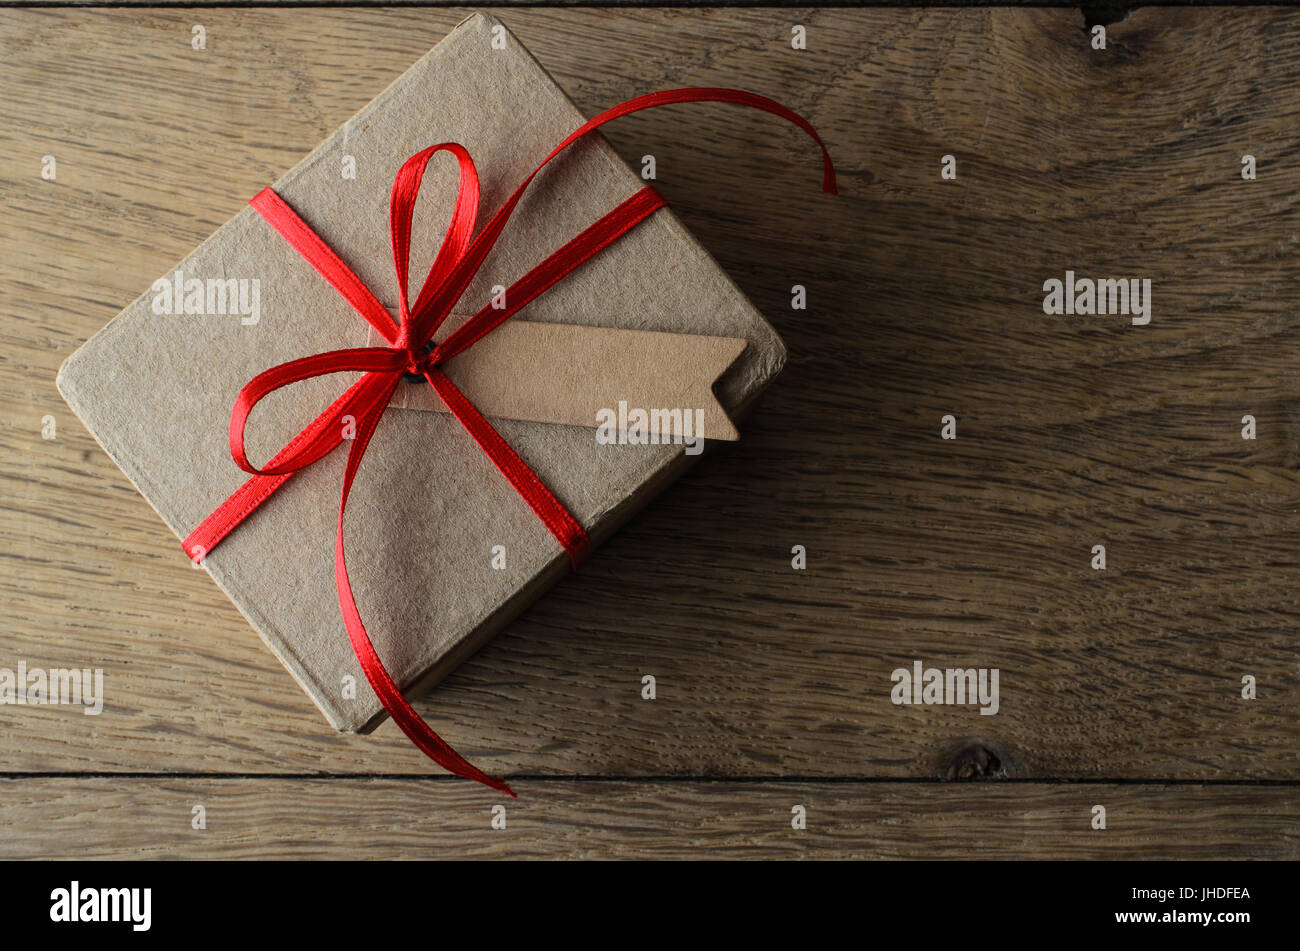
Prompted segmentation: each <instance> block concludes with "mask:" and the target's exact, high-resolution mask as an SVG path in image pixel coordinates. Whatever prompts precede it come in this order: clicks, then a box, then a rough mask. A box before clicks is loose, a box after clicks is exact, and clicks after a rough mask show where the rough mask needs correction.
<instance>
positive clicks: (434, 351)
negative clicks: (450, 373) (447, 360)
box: [402, 340, 443, 383]
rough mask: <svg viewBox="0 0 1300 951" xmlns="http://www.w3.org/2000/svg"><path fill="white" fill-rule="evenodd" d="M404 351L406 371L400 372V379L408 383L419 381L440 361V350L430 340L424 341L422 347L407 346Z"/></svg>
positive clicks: (441, 358)
mask: <svg viewBox="0 0 1300 951" xmlns="http://www.w3.org/2000/svg"><path fill="white" fill-rule="evenodd" d="M405 353H406V372H405V373H403V374H402V379H404V380H406V381H407V382H410V383H419V382H421V381H422V380H423V379H424V377H425V374H427V373H428V372H429V371H430V370H432V369H433V368H434V367H436V366H437V365H438V364H439V363H441V362H442V360H443V356H442V351H441V350H440V349H439V348H438V346H437V344H435V343H434V342H433V341H432V340H429V341H427V342H426V343H425V345H424V346H423V347H407V348H406V350H405Z"/></svg>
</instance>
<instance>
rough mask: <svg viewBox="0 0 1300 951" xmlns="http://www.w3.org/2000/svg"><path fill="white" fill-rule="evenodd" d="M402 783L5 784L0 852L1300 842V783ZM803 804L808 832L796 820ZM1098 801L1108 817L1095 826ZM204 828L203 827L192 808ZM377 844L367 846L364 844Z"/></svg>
mask: <svg viewBox="0 0 1300 951" xmlns="http://www.w3.org/2000/svg"><path fill="white" fill-rule="evenodd" d="M515 788H516V791H517V792H518V793H519V799H518V800H512V801H510V802H509V803H507V804H506V806H505V810H506V812H505V828H504V829H499V828H493V827H492V824H491V823H492V818H493V815H492V807H493V806H495V805H497V803H494V802H490V801H489V800H487V799H485V797H484V796H483V795H482V793H481V791H480V790H476V789H474V788H473V787H472V786H470V785H469V784H467V783H464V782H459V781H450V782H440V781H437V780H410V781H402V780H395V779H328V780H327V779H273V778H269V777H262V778H255V779H250V778H232V779H188V778H174V779H159V780H134V781H132V782H130V783H126V782H123V781H122V780H121V779H113V778H95V779H90V778H76V779H67V778H58V779H26V780H12V779H6V780H0V822H4V824H5V828H6V829H9V830H12V831H11V832H10V833H8V834H6V836H5V838H4V841H3V844H0V856H4V857H7V858H29V859H30V858H48V857H49V856H51V855H59V854H65V853H67V852H74V851H75V853H76V854H77V855H78V857H84V858H111V859H167V858H219V859H253V858H256V859H334V858H358V857H365V858H369V859H376V860H383V859H449V858H512V859H542V858H546V859H553V858H569V859H606V858H645V859H689V858H699V857H701V856H709V857H712V858H718V859H745V858H755V857H759V856H761V857H764V858H781V859H819V858H820V859H828V858H834V859H849V858H889V859H914V858H928V859H1022V858H1027V857H1034V856H1053V857H1056V858H1070V859H1136V858H1143V859H1149V858H1159V859H1194V858H1207V857H1212V858H1217V859H1244V858H1287V857H1294V856H1295V855H1296V853H1297V851H1300V822H1298V821H1297V819H1296V816H1297V814H1300V797H1298V796H1297V791H1296V789H1295V788H1294V787H1290V786H1285V787H1259V786H1256V787H1223V786H1209V787H1207V786H1143V787H1135V786H1111V785H1106V784H1096V785H1093V784H1088V785H1076V786H1062V785H1043V784H1038V783H1026V784H1015V785H1000V786H998V785H969V784H950V785H924V786H918V785H916V784H912V783H904V784H898V783H812V784H809V783H733V782H704V783H698V782H663V781H649V782H627V781H613V782H600V781H577V782H573V781H562V780H550V781H546V780H525V781H522V782H519V783H516V784H515ZM796 805H802V806H803V807H804V809H805V813H806V818H807V828H806V829H803V830H794V829H792V828H791V816H792V813H791V810H792V808H793V807H794V806H796ZM1094 805H1104V806H1105V807H1106V822H1107V825H1106V828H1105V829H1104V830H1094V829H1092V827H1091V819H1092V810H1093V806H1094ZM195 806H202V807H203V821H204V822H205V823H206V828H204V829H201V830H200V829H194V828H193V820H194V815H195V812H194V807H195ZM362 847H364V849H365V851H364V853H363V852H361V848H362Z"/></svg>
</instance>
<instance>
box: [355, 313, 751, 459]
mask: <svg viewBox="0 0 1300 951" xmlns="http://www.w3.org/2000/svg"><path fill="white" fill-rule="evenodd" d="M467 319H468V318H467V317H464V316H456V315H452V316H449V317H448V318H447V321H446V323H445V324H444V325H443V326H442V327H440V328H438V334H437V335H436V338H435V339H437V340H438V341H442V340H445V339H446V338H447V336H448V335H449V334H450V333H451V332H452V331H454V330H455V329H456V328H457V327H458V326H459V325H460V324H461V323H463V322H464V321H465V320H467ZM368 329H369V334H368V342H367V343H366V346H371V347H385V346H388V343H387V342H386V341H385V340H384V339H383V338H382V337H381V336H380V335H379V333H378V331H376V330H374V329H373V328H368ZM744 349H745V341H744V340H741V339H739V338H736V337H708V336H702V335H699V334H677V333H661V332H659V331H653V330H615V329H611V328H608V327H591V326H584V325H578V324H551V323H540V322H537V321H526V320H508V321H506V322H505V323H504V324H502V325H501V326H500V327H497V328H496V329H495V330H493V331H492V332H491V333H489V334H488V335H487V336H485V337H483V338H482V339H481V340H479V341H477V342H476V343H475V344H474V345H473V346H472V347H470V348H469V349H468V350H466V351H464V352H463V353H460V354H458V355H457V356H455V357H452V358H451V359H450V360H448V361H447V362H446V363H444V364H442V365H441V367H442V369H443V370H444V371H445V372H446V374H447V376H449V377H450V378H451V380H452V382H453V383H455V384H456V386H457V387H459V388H460V390H461V392H463V393H464V394H465V396H467V397H468V398H469V400H470V402H472V403H473V404H474V405H475V406H477V407H478V408H479V411H480V412H481V413H483V415H484V416H488V417H496V418H498V419H518V420H526V421H529V422H535V423H559V424H562V425H566V426H587V427H590V428H593V429H594V428H597V427H600V426H609V425H611V421H612V426H613V428H615V429H619V430H626V429H627V428H628V426H629V420H630V421H631V425H632V426H634V427H636V428H639V429H641V430H642V431H644V432H645V433H647V434H649V435H651V436H657V437H659V438H657V439H654V440H653V441H655V442H666V441H668V440H669V439H672V438H673V437H674V436H680V435H682V431H683V420H685V419H686V418H687V414H688V413H689V414H691V415H690V418H689V421H687V422H686V423H685V429H686V432H685V435H687V436H695V437H697V438H701V437H702V438H705V439H723V440H729V441H730V440H735V439H737V438H739V434H738V433H737V432H736V427H735V426H734V425H732V422H731V420H730V419H729V418H728V417H727V414H726V412H725V411H724V410H723V408H722V407H721V406H720V405H719V404H718V401H717V399H716V398H715V397H714V395H713V383H714V381H716V380H717V379H718V377H720V376H721V375H722V374H723V372H724V371H725V370H726V369H727V367H729V366H731V364H732V363H733V362H734V361H735V359H736V358H737V357H738V356H740V354H741V353H742V352H743V351H744ZM390 405H392V406H396V407H398V408H399V409H414V410H429V411H434V412H442V413H445V412H447V407H446V406H444V405H443V402H442V400H440V399H439V398H438V394H437V393H435V392H434V391H433V388H432V387H431V386H429V385H428V384H427V383H425V382H420V383H403V384H402V385H401V386H399V387H398V390H397V393H396V394H394V396H393V400H392V403H391V404H390ZM701 413H702V417H701V415H700V414H701ZM639 414H644V415H639ZM701 418H702V420H703V428H702V429H700V428H698V424H697V423H696V421H697V420H699V419H701Z"/></svg>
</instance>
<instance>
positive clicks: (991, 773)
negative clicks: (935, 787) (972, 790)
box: [944, 743, 1007, 782]
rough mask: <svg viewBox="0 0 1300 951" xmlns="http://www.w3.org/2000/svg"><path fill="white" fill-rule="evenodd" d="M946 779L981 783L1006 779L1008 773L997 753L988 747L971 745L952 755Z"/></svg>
mask: <svg viewBox="0 0 1300 951" xmlns="http://www.w3.org/2000/svg"><path fill="white" fill-rule="evenodd" d="M944 778H945V779H950V780H956V781H958V782H980V781H987V780H993V779H1006V778H1007V771H1006V769H1005V768H1004V767H1003V765H1002V759H1001V757H999V756H998V754H997V753H994V752H993V751H992V750H991V749H989V748H988V747H987V746H983V745H981V744H979V743H971V744H969V745H967V746H963V747H960V748H959V749H957V750H956V751H954V752H953V753H952V754H951V756H950V757H949V759H948V768H947V769H946V771H945V773H944Z"/></svg>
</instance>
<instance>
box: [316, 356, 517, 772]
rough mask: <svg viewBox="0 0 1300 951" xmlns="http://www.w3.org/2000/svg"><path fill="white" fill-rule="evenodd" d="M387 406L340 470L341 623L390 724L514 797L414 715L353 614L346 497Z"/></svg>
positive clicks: (370, 415) (454, 768)
mask: <svg viewBox="0 0 1300 951" xmlns="http://www.w3.org/2000/svg"><path fill="white" fill-rule="evenodd" d="M397 382H398V381H397V380H394V381H393V382H392V384H391V386H390V387H389V389H388V391H387V396H388V397H390V398H391V396H392V392H393V390H394V389H396V387H397ZM387 404H388V400H387V399H385V400H381V401H380V402H379V403H378V404H377V405H376V406H374V407H373V408H372V409H371V410H370V411H369V412H367V413H366V415H365V416H364V417H363V418H362V419H361V420H360V421H359V422H358V424H357V434H356V438H355V439H354V440H353V443H352V448H351V449H350V450H349V452H348V461H347V467H346V469H345V470H344V475H343V492H342V495H341V497H340V499H339V521H338V531H337V533H336V535H335V546H334V577H335V581H336V583H337V586H338V595H339V609H340V610H341V611H342V614H343V623H344V625H345V626H346V627H347V631H348V638H349V639H350V640H351V641H352V649H353V650H354V651H355V652H356V655H357V660H358V661H359V662H360V663H361V670H362V671H363V672H364V673H365V675H366V680H368V681H369V682H370V686H371V689H373V690H374V691H375V695H376V696H378V697H379V701H380V703H382V704H383V705H384V709H385V710H387V711H388V714H389V716H391V717H392V718H393V722H395V723H396V724H397V725H398V726H399V727H400V728H401V730H402V732H403V733H405V734H406V735H407V737H408V738H409V739H410V740H411V742H412V743H414V744H415V745H416V746H417V747H419V748H420V750H421V751H422V752H423V753H424V754H425V755H426V756H428V757H429V758H430V759H431V760H433V761H434V762H435V763H437V764H438V765H439V766H441V767H442V768H443V769H445V770H447V772H449V773H454V774H455V775H457V776H461V777H463V778H465V779H472V780H474V781H475V782H479V783H482V784H483V785H485V786H488V787H490V788H492V789H495V790H497V791H499V792H503V793H506V794H507V795H509V796H514V795H515V794H514V792H513V791H512V790H511V788H510V786H509V785H508V784H507V783H506V781H505V780H504V779H498V778H495V777H492V776H488V775H487V774H486V773H484V772H483V771H482V770H480V769H479V768H478V767H476V766H474V765H473V764H472V763H470V762H469V761H468V760H467V759H465V758H464V757H463V756H461V755H460V754H459V753H457V752H456V751H455V750H454V749H452V748H451V747H450V746H449V745H448V744H447V743H446V741H444V740H443V739H442V737H440V736H438V734H437V733H435V732H434V731H433V730H432V729H431V728H430V727H429V725H428V724H427V723H425V722H424V720H423V719H422V718H421V717H420V715H419V714H418V713H416V712H415V710H414V708H413V707H412V706H411V705H410V704H409V703H408V702H407V700H406V698H405V697H404V696H402V692H401V690H399V689H398V687H397V684H395V683H394V682H393V678H392V677H391V676H389V673H388V670H387V669H386V668H385V667H384V664H383V661H381V660H380V659H379V654H378V653H377V652H376V651H375V646H374V644H372V643H371V641H370V635H369V634H367V633H366V626H365V624H364V623H363V622H362V620H361V614H360V612H359V611H358V610H357V602H356V598H355V597H354V596H353V593H352V582H351V581H350V580H349V578H348V566H347V559H346V556H345V554H344V546H343V515H344V512H345V511H346V510H347V505H348V495H349V494H350V493H351V491H352V481H353V479H354V478H355V477H356V474H357V469H358V467H359V466H360V465H361V458H362V456H364V455H365V452H366V446H367V445H368V444H369V443H370V437H371V436H372V435H374V432H375V429H376V427H377V426H378V425H379V420H380V418H381V417H382V416H383V412H384V407H385V406H387Z"/></svg>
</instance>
